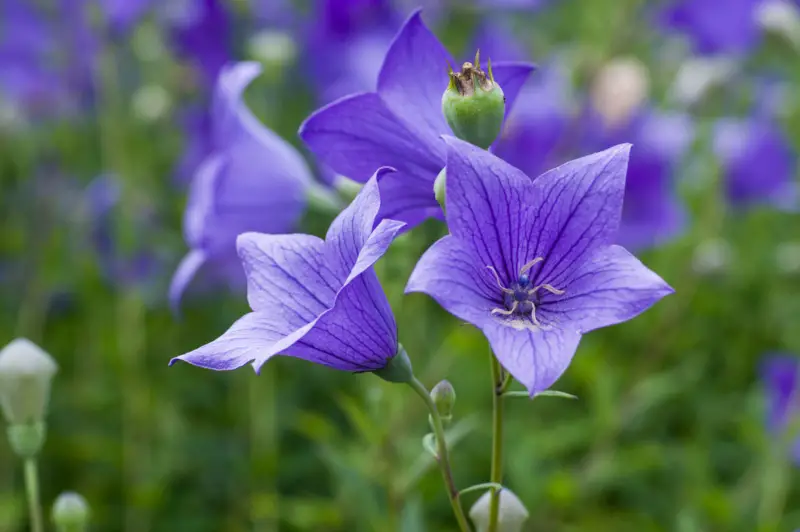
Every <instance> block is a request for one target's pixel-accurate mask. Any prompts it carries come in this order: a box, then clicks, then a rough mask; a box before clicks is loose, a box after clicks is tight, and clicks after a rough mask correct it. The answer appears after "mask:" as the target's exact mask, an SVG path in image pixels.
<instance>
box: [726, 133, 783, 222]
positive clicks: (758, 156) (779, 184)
mask: <svg viewBox="0 0 800 532" xmlns="http://www.w3.org/2000/svg"><path fill="white" fill-rule="evenodd" d="M714 151H715V153H716V155H717V157H718V158H719V161H720V164H721V166H722V172H723V176H724V180H725V185H726V188H727V195H728V198H729V199H730V201H731V202H732V203H733V204H734V205H738V206H743V205H747V204H752V203H768V204H770V205H773V206H776V207H779V208H783V209H796V208H797V206H798V190H797V184H796V183H795V182H794V171H795V167H796V163H795V154H794V151H793V150H792V148H791V146H790V145H789V142H788V140H787V139H786V138H785V136H784V135H783V133H782V132H781V130H780V126H778V125H777V124H775V123H774V122H773V121H771V120H769V119H768V118H766V117H753V118H750V119H747V120H737V119H730V118H729V119H723V120H720V121H719V122H718V123H717V124H716V128H715V131H714Z"/></svg>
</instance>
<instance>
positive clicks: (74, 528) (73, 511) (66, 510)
mask: <svg viewBox="0 0 800 532" xmlns="http://www.w3.org/2000/svg"><path fill="white" fill-rule="evenodd" d="M88 521H89V505H88V504H87V503H86V499H84V498H83V497H82V496H81V495H80V494H78V493H75V492H72V491H67V492H64V493H62V494H61V495H59V496H58V498H57V499H56V502H55V503H54V504H53V523H54V524H55V525H56V529H57V530H58V531H59V532H83V531H84V530H86V527H87V524H88Z"/></svg>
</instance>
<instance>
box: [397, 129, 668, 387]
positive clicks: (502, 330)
mask: <svg viewBox="0 0 800 532" xmlns="http://www.w3.org/2000/svg"><path fill="white" fill-rule="evenodd" d="M446 142H447V145H448V152H447V185H446V186H447V194H446V202H447V224H448V227H449V228H450V235H448V236H446V237H444V238H442V239H441V240H439V241H438V242H436V243H435V244H434V245H433V246H432V247H431V248H430V249H429V250H428V251H427V252H426V253H425V254H424V255H423V256H422V258H421V259H420V261H419V263H418V264H417V267H416V268H415V270H414V272H413V273H412V275H411V279H410V280H409V282H408V286H407V287H406V292H425V293H426V294H428V295H430V296H431V297H433V298H434V299H436V301H438V302H439V304H440V305H442V306H443V307H444V308H445V309H447V310H448V311H449V312H450V313H451V314H453V315H455V316H457V317H458V318H460V319H463V320H466V321H468V322H470V323H472V324H473V325H475V326H476V327H478V328H480V329H481V330H482V331H483V333H484V334H485V335H486V337H487V338H488V340H489V343H490V344H491V346H492V349H493V350H494V352H495V355H496V356H497V358H498V360H499V361H500V363H501V364H502V365H503V366H504V367H505V368H506V370H508V371H509V372H510V373H511V375H513V376H514V377H515V378H516V379H517V380H518V381H520V382H521V383H522V384H524V385H525V386H526V387H527V389H528V391H529V392H530V393H531V395H533V394H535V393H538V392H541V391H543V390H545V389H547V388H549V387H550V386H551V385H552V384H553V383H554V382H555V381H556V380H557V379H558V378H559V376H561V374H562V373H563V372H564V370H565V369H566V368H567V366H568V365H569V363H570V361H571V360H572V356H573V355H574V353H575V350H576V349H577V347H578V342H579V341H580V338H581V335H582V334H583V333H586V332H589V331H592V330H594V329H597V328H600V327H606V326H608V325H613V324H616V323H621V322H623V321H626V320H629V319H631V318H633V317H634V316H636V315H638V314H640V313H641V312H643V311H644V310H645V309H647V308H648V307H650V306H651V305H653V304H654V303H655V302H656V301H658V300H659V299H661V298H662V297H664V296H666V295H668V294H670V293H672V291H673V290H672V288H670V287H669V286H668V285H667V284H666V283H665V282H664V281H663V280H662V279H661V278H660V277H659V276H658V275H656V274H655V273H653V272H652V271H650V270H648V269H647V268H646V267H645V266H644V265H642V263H641V262H639V261H638V260H637V259H636V258H635V257H634V256H633V255H631V254H630V253H629V252H628V251H626V250H625V249H624V248H622V247H620V246H616V245H613V242H614V240H615V238H616V232H617V227H618V226H619V220H620V215H621V211H622V198H623V193H624V188H625V170H626V166H627V162H628V151H629V148H630V146H629V145H621V146H616V147H614V148H611V149H609V150H606V151H604V152H600V153H596V154H593V155H590V156H588V157H584V158H582V159H577V160H574V161H570V162H568V163H566V164H564V165H562V166H560V167H558V168H556V169H554V170H551V171H549V172H547V173H546V174H544V175H542V176H540V177H538V178H537V179H536V180H531V179H530V178H529V177H528V176H526V175H525V174H523V173H522V172H520V171H519V170H517V169H516V168H514V167H512V166H510V165H508V164H507V163H505V162H503V161H502V160H501V159H499V158H497V157H495V156H494V155H492V154H490V153H489V152H486V151H483V150H480V149H479V148H476V147H474V146H471V145H469V144H467V143H465V142H462V141H460V140H457V139H453V138H447V139H446Z"/></svg>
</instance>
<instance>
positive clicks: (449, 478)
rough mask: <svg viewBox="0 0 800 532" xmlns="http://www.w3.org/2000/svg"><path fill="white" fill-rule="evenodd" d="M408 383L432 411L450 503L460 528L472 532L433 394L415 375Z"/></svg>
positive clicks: (437, 452)
mask: <svg viewBox="0 0 800 532" xmlns="http://www.w3.org/2000/svg"><path fill="white" fill-rule="evenodd" d="M408 385H409V386H411V388H413V389H414V391H415V392H417V395H419V396H420V397H421V398H422V400H423V401H424V402H425V405H426V406H427V407H428V410H429V411H430V413H431V426H432V428H433V435H434V436H435V437H436V454H437V456H438V462H439V468H440V469H441V470H442V477H443V478H444V483H445V486H447V496H448V498H449V499H450V505H451V506H452V507H453V514H455V516H456V521H458V527H459V529H460V530H461V531H462V532H470V527H469V522H468V521H467V516H466V515H464V509H463V508H462V507H461V501H460V500H459V498H458V489H457V488H456V485H455V482H454V481H453V471H452V470H451V468H450V457H449V455H448V451H447V441H446V440H445V436H444V426H443V425H442V418H441V416H439V411H438V410H437V409H436V404H435V403H434V402H433V399H431V395H430V393H429V392H428V390H427V389H426V388H425V385H424V384H422V383H421V382H420V381H419V380H418V379H417V378H416V377H415V378H414V379H412V380H411V381H410V382H409V383H408Z"/></svg>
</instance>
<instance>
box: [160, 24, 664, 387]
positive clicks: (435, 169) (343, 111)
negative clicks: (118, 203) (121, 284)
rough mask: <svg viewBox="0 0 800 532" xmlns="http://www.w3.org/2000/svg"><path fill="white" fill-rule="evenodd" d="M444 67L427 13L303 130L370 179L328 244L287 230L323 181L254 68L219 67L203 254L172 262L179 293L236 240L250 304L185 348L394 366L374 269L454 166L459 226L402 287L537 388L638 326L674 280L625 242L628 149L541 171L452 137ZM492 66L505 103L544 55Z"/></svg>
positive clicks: (193, 226)
mask: <svg viewBox="0 0 800 532" xmlns="http://www.w3.org/2000/svg"><path fill="white" fill-rule="evenodd" d="M345 22H346V21H345ZM448 62H449V63H451V64H452V63H453V62H452V59H451V58H450V56H449V55H448V53H447V52H446V50H445V49H444V47H443V46H442V45H441V44H440V43H439V41H438V40H437V39H436V37H435V36H434V35H433V34H432V33H431V32H430V30H428V28H427V27H426V26H425V25H424V23H423V22H422V19H421V17H420V13H419V12H415V13H413V14H412V15H411V17H410V18H409V19H408V20H407V21H406V23H405V24H404V25H403V27H402V28H401V29H400V30H399V33H398V34H397V36H396V37H395V38H394V40H393V42H392V44H391V46H390V47H389V49H388V51H387V53H386V57H385V59H384V61H383V66H382V67H381V69H380V72H379V74H378V79H377V85H376V87H377V89H376V91H374V92H363V93H359V94H355V95H351V96H345V97H343V98H341V99H339V100H337V101H335V102H333V103H331V104H329V105H327V106H325V107H323V108H322V109H320V110H318V111H317V112H315V113H314V114H312V115H311V117H309V118H308V120H307V121H306V122H305V123H304V124H303V126H302V127H301V129H300V136H301V137H302V138H303V140H305V142H306V143H307V144H308V145H309V147H310V148H311V149H312V151H314V153H315V154H316V155H317V156H318V157H319V158H320V159H321V160H322V161H323V162H324V163H326V164H328V165H330V166H331V167H332V168H333V169H334V170H335V171H337V172H339V173H341V174H343V175H346V176H348V177H350V178H353V179H355V180H356V181H359V182H362V183H365V185H364V187H363V189H362V190H361V192H360V193H359V194H358V196H357V197H356V199H355V200H354V201H353V202H352V204H351V205H350V206H349V207H347V208H346V209H345V210H344V211H343V212H342V213H341V214H340V215H339V216H338V217H337V218H336V220H335V221H334V222H333V224H332V225H331V227H330V229H329V230H328V233H327V235H326V238H325V240H322V239H319V238H317V237H314V236H309V235H301V234H281V233H286V232H287V231H288V230H289V229H290V228H291V226H292V225H293V224H294V223H295V221H296V219H297V216H298V214H299V212H300V210H301V206H302V199H301V198H302V195H303V192H304V190H305V188H306V187H308V186H309V183H310V176H309V175H308V172H307V170H306V168H305V166H304V164H302V162H301V160H300V159H299V157H298V156H297V154H296V153H295V152H294V151H292V150H291V149H289V148H288V146H287V145H286V144H285V143H283V142H282V141H280V140H279V139H277V138H276V137H274V136H273V135H271V134H270V133H269V132H267V131H265V130H264V129H263V127H261V126H260V125H259V124H257V122H255V120H254V118H253V117H252V115H251V114H249V112H248V111H247V110H246V108H245V107H244V105H243V103H242V101H241V99H242V91H243V90H244V87H245V86H246V85H247V83H248V82H249V81H250V80H251V79H252V78H253V76H255V75H256V73H257V70H256V69H255V67H254V66H253V65H250V64H247V63H245V64H240V65H237V66H233V67H228V68H226V69H224V70H223V72H222V74H221V75H220V79H219V82H218V84H217V91H216V94H215V99H214V105H213V110H214V113H213V114H212V119H213V124H212V129H213V130H214V132H215V134H214V143H213V146H212V149H211V152H210V153H211V154H210V155H209V156H208V157H207V158H206V160H205V161H204V162H203V163H202V165H201V167H200V170H198V173H197V175H196V176H195V177H194V182H193V183H192V193H191V195H190V203H189V208H188V209H187V216H186V233H187V240H188V241H189V243H190V245H191V246H192V248H193V251H192V252H190V254H189V255H188V256H187V259H185V262H184V264H183V265H182V267H181V268H180V269H179V271H178V273H177V274H176V278H175V283H174V290H173V296H178V295H179V294H180V292H181V291H182V288H183V287H184V286H185V284H186V282H187V281H188V279H190V278H191V276H192V274H193V273H194V271H195V270H196V269H197V267H198V265H199V264H201V263H203V262H206V261H208V260H211V259H212V258H213V257H216V256H220V257H231V256H232V255H233V253H232V251H233V248H234V247H235V249H236V251H237V253H238V258H239V259H240V260H241V262H242V264H243V265H244V271H245V274H246V277H247V296H248V302H249V304H250V307H251V309H252V312H251V313H249V314H247V315H245V316H244V317H242V318H241V319H240V320H239V321H237V322H236V323H235V324H234V325H233V326H232V327H231V328H230V329H229V330H228V331H227V332H226V333H225V334H223V335H222V336H221V337H220V338H218V339H217V340H215V341H213V342H211V343H209V344H207V345H205V346H202V347H200V348H199V349H196V350H195V351H192V352H190V353H187V354H185V355H182V356H179V357H177V358H176V360H183V361H186V362H189V363H191V364H194V365H197V366H201V367H205V368H210V369H215V370H230V369H235V368H239V367H241V366H243V365H246V364H253V365H254V366H255V367H256V369H259V368H260V367H261V366H262V365H263V364H264V363H265V362H266V361H267V360H269V359H270V358H271V357H273V356H275V355H281V354H283V355H288V356H293V357H297V358H301V359H304V360H309V361H312V362H316V363H319V364H323V365H326V366H329V367H332V368H335V369H340V370H346V371H353V372H362V371H377V370H381V369H382V368H384V367H385V366H386V365H387V363H388V362H389V361H390V360H391V359H392V358H393V357H394V356H395V355H396V354H397V353H398V352H399V351H400V349H399V346H398V333H397V327H396V323H395V320H394V317H393V315H392V312H391V309H390V307H389V304H388V301H387V299H386V296H385V295H384V293H383V291H382V289H381V286H380V284H379V282H378V279H377V277H376V275H375V272H374V270H373V268H372V266H373V265H374V263H375V262H376V261H377V260H378V259H379V258H380V257H381V256H382V255H383V254H384V253H385V252H386V250H387V249H388V247H389V245H390V244H391V242H392V240H393V239H394V237H395V235H396V234H398V232H400V231H401V230H402V229H404V228H405V229H411V228H413V226H414V225H416V224H418V223H419V222H421V221H422V220H424V219H425V218H428V217H435V218H445V216H444V215H443V213H442V209H441V207H440V206H439V204H438V203H437V202H436V199H435V198H434V193H433V184H434V180H435V178H436V176H437V174H438V173H439V172H440V171H441V170H442V169H443V168H446V170H447V183H446V202H447V203H446V207H447V208H446V212H447V215H446V222H447V227H448V229H449V231H450V234H449V235H448V236H446V237H444V238H443V239H441V240H439V241H438V242H436V243H435V244H434V245H433V246H432V247H431V248H430V249H429V250H428V251H427V252H426V253H425V254H424V256H423V257H422V258H421V259H420V261H419V263H418V265H417V267H416V269H415V270H414V272H413V274H412V276H411V278H410V280H409V282H408V286H407V288H406V291H407V292H425V293H427V294H429V295H430V296H432V297H433V298H434V299H436V300H437V301H438V302H439V303H440V304H441V305H442V306H443V307H445V308H446V309H447V310H448V311H449V312H451V313H452V314H454V315H455V316H456V317H458V318H460V319H463V320H466V321H468V322H470V323H472V324H474V325H475V326H477V327H478V328H480V329H481V330H482V331H483V332H484V334H485V335H486V337H487V338H488V340H489V342H490V344H491V346H492V349H493V350H494V352H495V354H496V356H497V358H498V360H499V361H500V362H501V363H502V365H503V366H504V367H505V368H506V370H507V371H509V372H510V373H511V375H513V376H514V377H515V378H516V379H517V380H518V381H520V382H521V383H523V384H524V385H525V386H526V387H527V388H528V390H529V392H530V393H531V394H535V393H538V392H540V391H543V390H545V389H547V388H548V387H550V386H551V385H552V384H553V383H554V382H555V381H556V379H557V378H558V377H559V376H560V375H561V374H562V373H563V372H564V370H565V369H566V367H567V366H568V365H569V363H570V361H571V359H572V357H573V355H574V353H575V351H576V349H577V347H578V343H579V341H580V338H581V335H583V334H584V333H587V332H589V331H592V330H594V329H597V328H600V327H605V326H609V325H613V324H616V323H620V322H623V321H626V320H629V319H631V318H633V317H634V316H636V315H638V314H639V313H641V312H643V311H644V310H645V309H647V308H648V307H650V306H651V305H652V304H654V303H655V302H656V301H658V300H659V299H661V298H662V297H664V296H665V295H667V294H669V293H671V292H672V289H671V288H670V287H669V286H668V285H667V284H666V283H665V282H664V281H663V280H662V279H661V278H659V277H658V276H657V275H656V274H655V273H653V272H651V271H650V270H648V269H647V268H646V267H645V266H644V265H642V263H641V262H639V261H638V260H637V259H636V258H634V257H633V256H632V255H631V254H630V253H629V252H628V251H626V250H625V249H624V248H622V247H620V246H618V245H616V244H615V243H616V241H617V231H618V228H619V226H620V220H621V217H622V213H623V195H624V193H625V190H626V174H627V171H628V159H629V151H630V147H629V146H628V145H625V144H621V145H618V146H615V147H613V148H610V149H608V150H605V151H602V152H599V153H596V154H594V155H590V156H588V157H584V158H581V159H577V160H573V161H570V162H568V163H566V164H564V165H562V166H559V167H558V168H556V169H554V170H551V171H549V172H546V173H544V174H543V175H541V176H539V177H536V178H534V177H533V176H531V177H529V176H528V175H526V174H525V173H523V172H522V171H521V170H519V169H517V168H515V167H513V166H511V165H510V164H508V163H507V162H504V161H503V160H502V159H500V158H499V157H497V156H496V155H494V154H492V153H491V151H486V150H482V149H480V148H478V147H476V146H473V145H471V144H468V143H466V142H464V141H462V140H458V139H455V138H453V137H452V136H451V130H450V128H449V127H448V126H447V124H446V122H445V120H444V117H443V116H442V111H441V103H440V102H441V98H442V93H443V91H444V89H445V87H446V85H447V77H446V74H445V72H446V71H445V68H444V66H446V65H447V64H448ZM492 68H493V71H494V79H495V80H496V81H497V82H498V83H499V84H500V86H501V87H502V89H503V91H504V93H505V95H506V98H507V109H506V110H507V111H508V109H509V108H510V107H511V105H512V104H513V102H514V100H515V99H516V97H517V95H518V94H520V90H521V87H522V84H523V83H524V81H525V80H526V79H527V77H528V75H529V74H530V73H531V72H532V70H533V67H532V66H531V65H530V64H528V63H523V62H516V63H505V64H504V63H501V62H498V63H495V64H494V65H493V67H492ZM642 127H645V126H642ZM504 140H505V139H504ZM500 145H502V141H501V143H500ZM498 151H500V152H502V150H501V149H498ZM387 166H388V167H391V168H386V167H387ZM537 169H538V168H537ZM261 178H265V179H261ZM292 191H293V192H292ZM287 198H288V199H287ZM276 202H283V203H276ZM236 235H238V237H237V236H236ZM234 241H235V246H234Z"/></svg>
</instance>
